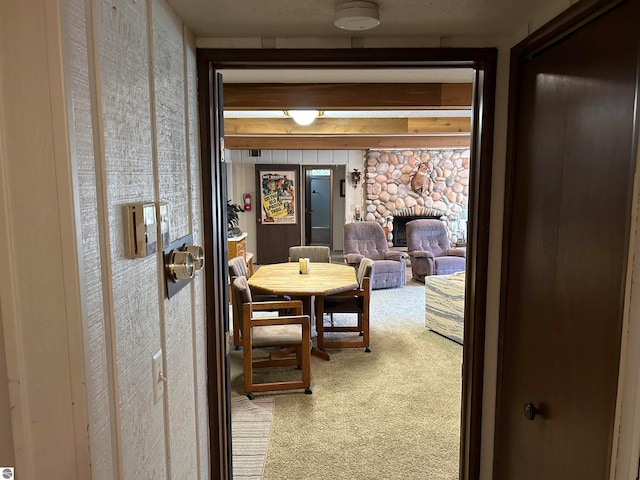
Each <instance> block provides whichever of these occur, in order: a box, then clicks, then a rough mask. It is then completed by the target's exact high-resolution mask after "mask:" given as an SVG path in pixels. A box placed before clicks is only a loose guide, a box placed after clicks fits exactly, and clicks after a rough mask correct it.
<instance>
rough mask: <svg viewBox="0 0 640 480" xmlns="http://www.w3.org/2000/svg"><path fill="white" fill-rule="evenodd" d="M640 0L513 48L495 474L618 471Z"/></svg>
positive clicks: (592, 475)
mask: <svg viewBox="0 0 640 480" xmlns="http://www.w3.org/2000/svg"><path fill="white" fill-rule="evenodd" d="M639 3H640V2H639V1H638V0H634V1H630V2H626V3H623V4H622V5H620V6H618V7H616V8H614V9H612V10H609V11H608V12H607V13H604V14H602V15H601V16H599V17H598V18H596V19H595V20H591V21H589V22H588V23H586V24H585V25H583V26H582V27H581V28H579V29H577V30H573V31H572V33H571V34H570V35H565V36H564V37H563V38H561V39H556V41H554V42H553V43H552V44H551V45H547V46H545V48H541V49H539V50H538V51H526V50H527V48H526V47H525V48H523V49H521V51H520V52H517V54H514V58H513V61H514V62H515V69H514V70H513V73H515V74H516V75H518V76H517V81H516V82H515V83H514V84H513V85H516V87H517V88H516V89H515V90H512V93H511V95H512V98H511V101H512V102H515V104H514V105H512V107H513V106H515V108H512V110H511V112H512V113H515V116H513V115H512V116H511V117H510V119H509V121H510V125H511V128H512V129H511V130H510V132H511V135H510V139H512V141H511V142H510V143H511V144H510V151H511V153H512V154H511V155H510V159H509V162H510V165H509V169H510V171H511V172H512V175H511V177H510V178H511V180H510V182H509V184H508V189H507V191H508V193H509V196H508V197H507V198H508V199H510V200H508V201H507V205H506V211H507V223H506V226H507V228H506V230H505V232H506V233H505V260H506V267H505V269H504V273H505V275H504V276H503V290H502V292H503V303H502V309H501V327H500V328H501V349H500V372H499V389H498V406H497V416H496V419H497V422H496V450H495V463H494V467H495V471H494V473H495V475H494V478H496V479H509V480H512V479H515V478H517V479H519V480H527V479H531V480H541V479H544V480H552V479H559V480H560V479H562V480H566V479H581V480H587V479H594V480H595V479H598V480H601V479H603V478H608V476H609V465H610V455H611V445H612V431H613V424H614V415H615V403H616V388H617V374H618V363H619V358H620V338H621V325H622V316H623V315H622V306H623V302H622V298H623V292H624V277H625V265H626V262H627V250H628V237H629V218H630V198H631V189H632V180H633V174H634V164H635V151H634V145H635V144H634V135H635V126H634V107H635V103H636V100H635V94H636V91H637V77H636V69H637V61H638V39H639V36H638V32H639V31H640V29H639V28H638V18H640V17H639V8H638V5H639ZM525 43H526V41H525ZM518 48H519V47H516V49H515V50H516V51H517V50H518ZM527 402H530V404H531V406H532V407H533V408H530V409H528V411H527V409H526V408H525V404H526V403H527ZM535 409H539V412H538V413H537V414H536V410H535ZM527 414H530V415H529V417H530V418H531V417H533V418H532V419H528V418H527Z"/></svg>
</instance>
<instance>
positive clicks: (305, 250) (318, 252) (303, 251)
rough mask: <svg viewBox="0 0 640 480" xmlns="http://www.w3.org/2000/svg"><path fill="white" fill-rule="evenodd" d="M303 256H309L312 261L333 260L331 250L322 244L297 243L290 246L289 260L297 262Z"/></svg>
mask: <svg viewBox="0 0 640 480" xmlns="http://www.w3.org/2000/svg"><path fill="white" fill-rule="evenodd" d="M301 258H308V259H309V261H311V262H324V263H330V262H331V250H330V249H329V247H326V246H322V245H297V246H295V247H289V261H291V262H297V261H298V260H300V259H301Z"/></svg>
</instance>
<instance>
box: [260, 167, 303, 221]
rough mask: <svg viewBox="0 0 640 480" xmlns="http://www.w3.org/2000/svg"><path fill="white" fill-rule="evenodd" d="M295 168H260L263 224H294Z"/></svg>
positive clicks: (295, 216) (295, 217)
mask: <svg viewBox="0 0 640 480" xmlns="http://www.w3.org/2000/svg"><path fill="white" fill-rule="evenodd" d="M296 174H297V172H296V171H295V170H290V171H285V170H277V171H276V170H260V172H259V176H260V185H261V187H262V188H261V194H260V207H261V208H260V212H261V213H260V215H261V216H262V224H263V225H283V224H295V223H298V222H297V215H296V191H295V185H296V180H297V179H296Z"/></svg>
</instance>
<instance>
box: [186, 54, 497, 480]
mask: <svg viewBox="0 0 640 480" xmlns="http://www.w3.org/2000/svg"><path fill="white" fill-rule="evenodd" d="M496 64H497V50H496V49H495V48H426V49H421V48H416V49H394V48H381V49H379V48H372V49H319V50H316V49H310V50H306V49H273V50H266V49H255V50H254V49H249V50H247V49H199V50H198V72H199V92H200V93H199V95H201V94H202V92H203V91H206V90H207V89H209V88H210V85H211V82H212V79H211V78H210V76H209V72H213V73H215V72H217V71H220V70H224V68H253V69H260V68H279V69H287V68H289V69H291V68H297V69H300V68H329V69H336V68H338V69H340V68H348V69H354V68H356V69H371V68H376V69H393V68H416V69H424V68H456V67H461V68H473V69H475V71H476V81H475V84H474V91H473V105H472V106H473V112H474V113H473V119H472V127H471V132H472V134H471V138H472V144H471V161H472V166H471V172H470V179H469V222H468V225H469V237H468V248H467V259H468V261H467V264H468V266H469V268H468V271H467V286H468V288H467V289H466V292H467V293H466V300H465V310H466V311H465V341H464V342H465V343H464V348H463V352H464V353H463V388H462V427H461V429H462V433H461V453H460V478H461V479H465V480H471V479H474V480H475V479H477V478H479V475H480V473H479V472H480V448H481V445H480V438H481V426H482V396H483V394H482V389H483V371H484V343H485V338H484V332H485V328H484V324H485V315H486V290H487V266H488V264H487V260H488V250H489V245H488V244H489V220H490V196H491V164H492V156H493V121H494V103H495V81H496V77H495V75H496ZM205 97H206V98H205ZM200 98H201V101H200V108H201V119H202V115H203V113H202V112H205V114H204V115H205V116H208V112H209V111H210V110H211V109H212V108H214V107H213V104H214V100H215V99H214V97H213V96H211V95H208V94H207V93H205V94H204V95H203V96H201V97H200ZM204 120H205V121H207V119H206V118H205V119H204ZM214 134H215V132H214V131H213V130H212V129H211V128H210V125H209V124H208V123H207V124H206V125H201V141H202V159H203V163H205V162H206V161H207V160H209V159H211V158H212V155H211V148H213V145H212V137H213V135H214ZM325 148H329V147H325ZM337 148H339V147H337ZM204 174H205V167H204V166H203V176H204ZM204 182H205V180H204V179H203V185H204ZM207 201H208V200H207V199H206V192H205V203H206V202H207ZM212 201H213V200H212ZM212 221H213V219H212V218H211V217H208V216H207V212H206V210H205V212H204V218H203V222H204V223H205V224H207V223H208V222H212ZM206 241H207V239H206V237H205V242H206ZM225 260H226V259H225ZM212 274H213V273H212ZM217 275H218V276H220V278H222V273H221V272H217ZM208 289H209V284H207V299H208V300H207V303H209V302H210V298H213V297H214V296H215V293H211V297H210V296H209V290H208ZM223 298H224V297H223V296H222V295H219V296H217V298H215V299H214V301H215V302H216V303H221V302H222V301H223ZM225 306H226V305H225ZM210 314H211V315H214V314H216V309H215V308H213V307H211V306H210V305H208V304H207V315H210ZM209 341H212V337H209V336H208V342H209ZM217 353H218V356H217V359H214V358H213V357H214V356H215V352H214V355H210V356H209V363H208V373H209V384H210V385H211V384H213V385H217V386H223V383H224V381H223V377H224V375H223V374H222V373H221V372H222V371H223V370H224V355H222V352H217ZM208 391H209V395H213V394H215V392H214V389H212V388H209V389H208ZM218 392H219V389H218ZM219 395H220V396H219V398H217V399H216V398H211V397H210V398H209V407H210V408H209V413H210V415H216V414H218V415H224V413H225V412H226V411H228V408H229V405H228V404H226V405H225V400H224V395H223V394H221V393H219ZM210 426H211V428H213V427H214V426H215V422H214V421H213V420H210ZM219 426H220V428H228V425H224V424H222V423H220V424H219ZM210 437H211V439H212V443H211V446H210V448H211V449H212V450H217V452H216V453H214V452H213V451H212V453H211V456H210V459H211V465H210V466H211V472H212V473H211V475H212V478H224V479H230V478H231V473H232V472H231V469H230V468H229V467H230V463H231V460H230V449H229V448H228V447H229V445H223V443H224V438H227V437H226V435H225V434H220V435H211V436H210ZM224 456H228V459H227V460H225V459H222V457H224ZM218 461H219V462H220V463H217V462H218Z"/></svg>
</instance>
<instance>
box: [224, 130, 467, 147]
mask: <svg viewBox="0 0 640 480" xmlns="http://www.w3.org/2000/svg"><path fill="white" fill-rule="evenodd" d="M470 139H471V137H470V135H468V134H466V135H465V134H461V135H396V136H390V135H383V136H377V135H359V136H358V135H349V136H345V135H322V136H320V135H312V136H302V135H282V136H280V135H271V136H261V137H258V136H229V137H225V148H229V149H238V150H261V149H262V150H366V149H369V148H466V147H469V146H470V145H471V140H470Z"/></svg>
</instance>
